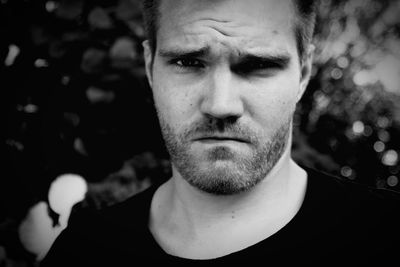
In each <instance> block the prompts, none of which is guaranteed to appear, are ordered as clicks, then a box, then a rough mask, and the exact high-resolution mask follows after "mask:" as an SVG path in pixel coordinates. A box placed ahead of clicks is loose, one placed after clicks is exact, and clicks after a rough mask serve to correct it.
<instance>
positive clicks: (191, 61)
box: [170, 58, 204, 68]
mask: <svg viewBox="0 0 400 267" xmlns="http://www.w3.org/2000/svg"><path fill="white" fill-rule="evenodd" d="M170 64H172V65H175V66H177V67H179V68H202V67H204V65H203V63H202V62H201V61H200V60H198V59H195V58H176V59H172V60H171V61H170Z"/></svg>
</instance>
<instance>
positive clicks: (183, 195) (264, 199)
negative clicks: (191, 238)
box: [169, 150, 296, 224]
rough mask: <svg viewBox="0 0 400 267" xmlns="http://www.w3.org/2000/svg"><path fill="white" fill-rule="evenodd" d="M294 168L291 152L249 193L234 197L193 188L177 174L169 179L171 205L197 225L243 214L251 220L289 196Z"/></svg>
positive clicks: (284, 155)
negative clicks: (249, 216) (258, 212)
mask: <svg viewBox="0 0 400 267" xmlns="http://www.w3.org/2000/svg"><path fill="white" fill-rule="evenodd" d="M295 167H296V165H295V163H294V162H293V161H292V160H291V158H290V153H289V150H286V151H285V153H284V154H283V155H282V157H281V159H280V160H279V161H278V163H277V164H276V165H275V166H274V168H273V169H272V170H271V172H270V173H269V174H268V176H267V177H266V178H265V179H264V180H263V181H261V182H260V183H259V184H257V185H256V186H255V187H254V188H252V189H251V190H249V191H245V192H242V193H239V194H234V195H214V194H210V193H206V192H203V191H201V190H199V189H197V188H195V187H193V186H191V185H190V184H189V183H187V182H186V180H184V179H183V178H182V177H181V176H180V175H179V174H178V175H175V176H173V177H172V179H171V180H170V185H169V187H170V190H171V192H173V194H171V195H172V201H173V202H172V203H174V206H175V207H176V210H181V211H184V216H187V217H188V218H187V219H190V218H193V219H194V220H193V223H194V224H201V223H203V222H204V223H206V222H207V220H213V219H214V218H215V219H217V220H218V221H220V220H221V219H222V218H228V219H229V218H232V216H233V214H235V216H234V217H236V218H239V216H240V215H243V216H244V218H248V214H257V210H265V206H266V205H268V204H269V203H271V204H272V203H274V202H275V201H276V200H278V199H280V198H282V196H284V195H287V194H289V193H290V190H291V186H292V182H294V181H293V172H294V171H296V168H295ZM189 221H191V220H189Z"/></svg>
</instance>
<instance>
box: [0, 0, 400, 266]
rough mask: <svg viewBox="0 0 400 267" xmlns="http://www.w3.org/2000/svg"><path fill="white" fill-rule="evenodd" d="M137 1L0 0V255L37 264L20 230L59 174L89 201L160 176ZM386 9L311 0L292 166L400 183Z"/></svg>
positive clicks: (120, 195) (397, 20)
mask: <svg viewBox="0 0 400 267" xmlns="http://www.w3.org/2000/svg"><path fill="white" fill-rule="evenodd" d="M139 6H140V1H139V0H111V1H90V0H50V1H45V0H0V22H1V23H0V36H1V39H0V62H1V63H0V79H1V80H0V86H1V88H2V89H1V94H2V97H1V99H2V105H1V107H2V109H3V112H2V114H5V115H6V116H5V119H4V121H3V122H4V124H3V127H4V128H3V129H4V130H3V131H2V133H3V134H2V144H1V145H2V147H3V148H2V151H3V153H4V154H5V155H4V157H3V158H4V159H5V162H4V163H3V170H4V171H3V175H2V176H1V180H0V208H1V210H0V212H1V213H0V266H35V264H37V255H35V252H34V250H32V249H29V248H27V245H26V244H25V243H24V242H21V238H20V235H19V229H20V226H21V223H22V222H24V220H26V216H27V214H28V213H29V211H30V210H31V209H32V207H34V205H36V204H37V203H43V202H44V203H47V202H48V191H49V188H50V185H51V184H52V182H53V181H54V180H55V179H56V178H57V177H58V176H60V175H62V174H65V173H73V174H77V175H80V176H81V177H83V178H84V180H85V181H86V182H87V184H88V192H87V193H86V196H85V199H84V200H83V201H82V202H81V203H80V205H81V206H82V207H89V208H100V207H103V206H106V205H110V204H112V203H115V202H118V201H121V200H123V199H125V198H127V197H129V196H131V195H133V194H135V193H137V192H139V191H141V190H143V189H144V188H146V187H147V186H149V185H150V184H152V183H154V182H160V181H162V180H165V179H166V178H168V177H169V174H170V168H169V161H168V155H167V153H166V152H165V149H164V146H163V141H162V138H161V134H160V130H159V126H158V122H157V118H156V114H155V111H154V108H153V104H152V96H151V91H150V89H149V87H148V84H147V83H146V79H145V74H144V68H143V59H142V47H141V42H142V40H143V39H144V31H143V27H142V22H141V13H140V9H139ZM399 14H400V1H396V0H383V1H378V0H348V1H330V0H321V1H320V2H319V4H318V23H317V29H316V34H315V45H316V55H315V58H314V72H313V76H312V80H311V82H310V85H309V87H308V90H307V91H306V94H305V95H304V97H303V99H302V101H301V103H300V104H299V106H298V110H297V112H296V115H295V120H294V122H295V129H294V145H293V157H294V158H295V159H296V160H297V161H298V162H299V163H301V164H304V165H307V166H311V167H314V168H317V169H320V170H323V171H326V172H328V173H332V174H334V175H337V176H340V177H342V178H343V179H350V180H353V181H355V182H358V183H362V184H365V185H368V186H372V187H378V188H386V189H390V190H395V191H399V190H400V185H399V177H400V176H399V175H400V174H399V171H400V164H399V153H400V144H399V142H400V138H399V137H400V101H399V100H400V49H399V48H400V16H399ZM46 207H47V206H46ZM47 213H48V214H49V216H50V217H51V218H52V221H53V222H54V225H56V224H57V218H58V217H57V216H58V214H57V213H56V212H54V210H52V209H51V208H47Z"/></svg>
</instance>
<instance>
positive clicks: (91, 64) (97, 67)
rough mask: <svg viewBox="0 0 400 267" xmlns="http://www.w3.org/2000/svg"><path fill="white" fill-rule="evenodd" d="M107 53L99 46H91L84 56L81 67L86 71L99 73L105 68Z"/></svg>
mask: <svg viewBox="0 0 400 267" xmlns="http://www.w3.org/2000/svg"><path fill="white" fill-rule="evenodd" d="M106 58H107V54H106V52H105V51H103V50H100V49H97V48H89V49H88V50H86V51H85V53H84V54H83V56H82V63H81V69H82V70H83V71H84V72H86V73H98V72H100V71H101V70H103V67H104V63H105V60H106Z"/></svg>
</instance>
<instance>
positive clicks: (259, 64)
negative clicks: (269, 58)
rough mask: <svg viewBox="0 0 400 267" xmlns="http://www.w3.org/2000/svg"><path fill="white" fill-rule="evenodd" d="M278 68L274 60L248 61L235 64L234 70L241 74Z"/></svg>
mask: <svg viewBox="0 0 400 267" xmlns="http://www.w3.org/2000/svg"><path fill="white" fill-rule="evenodd" d="M280 68H281V66H280V65H279V64H276V63H274V62H263V61H250V62H245V63H242V64H239V65H237V66H235V68H234V71H236V72H238V73H242V74H250V73H254V72H260V71H263V72H264V71H274V70H278V69H280Z"/></svg>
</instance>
